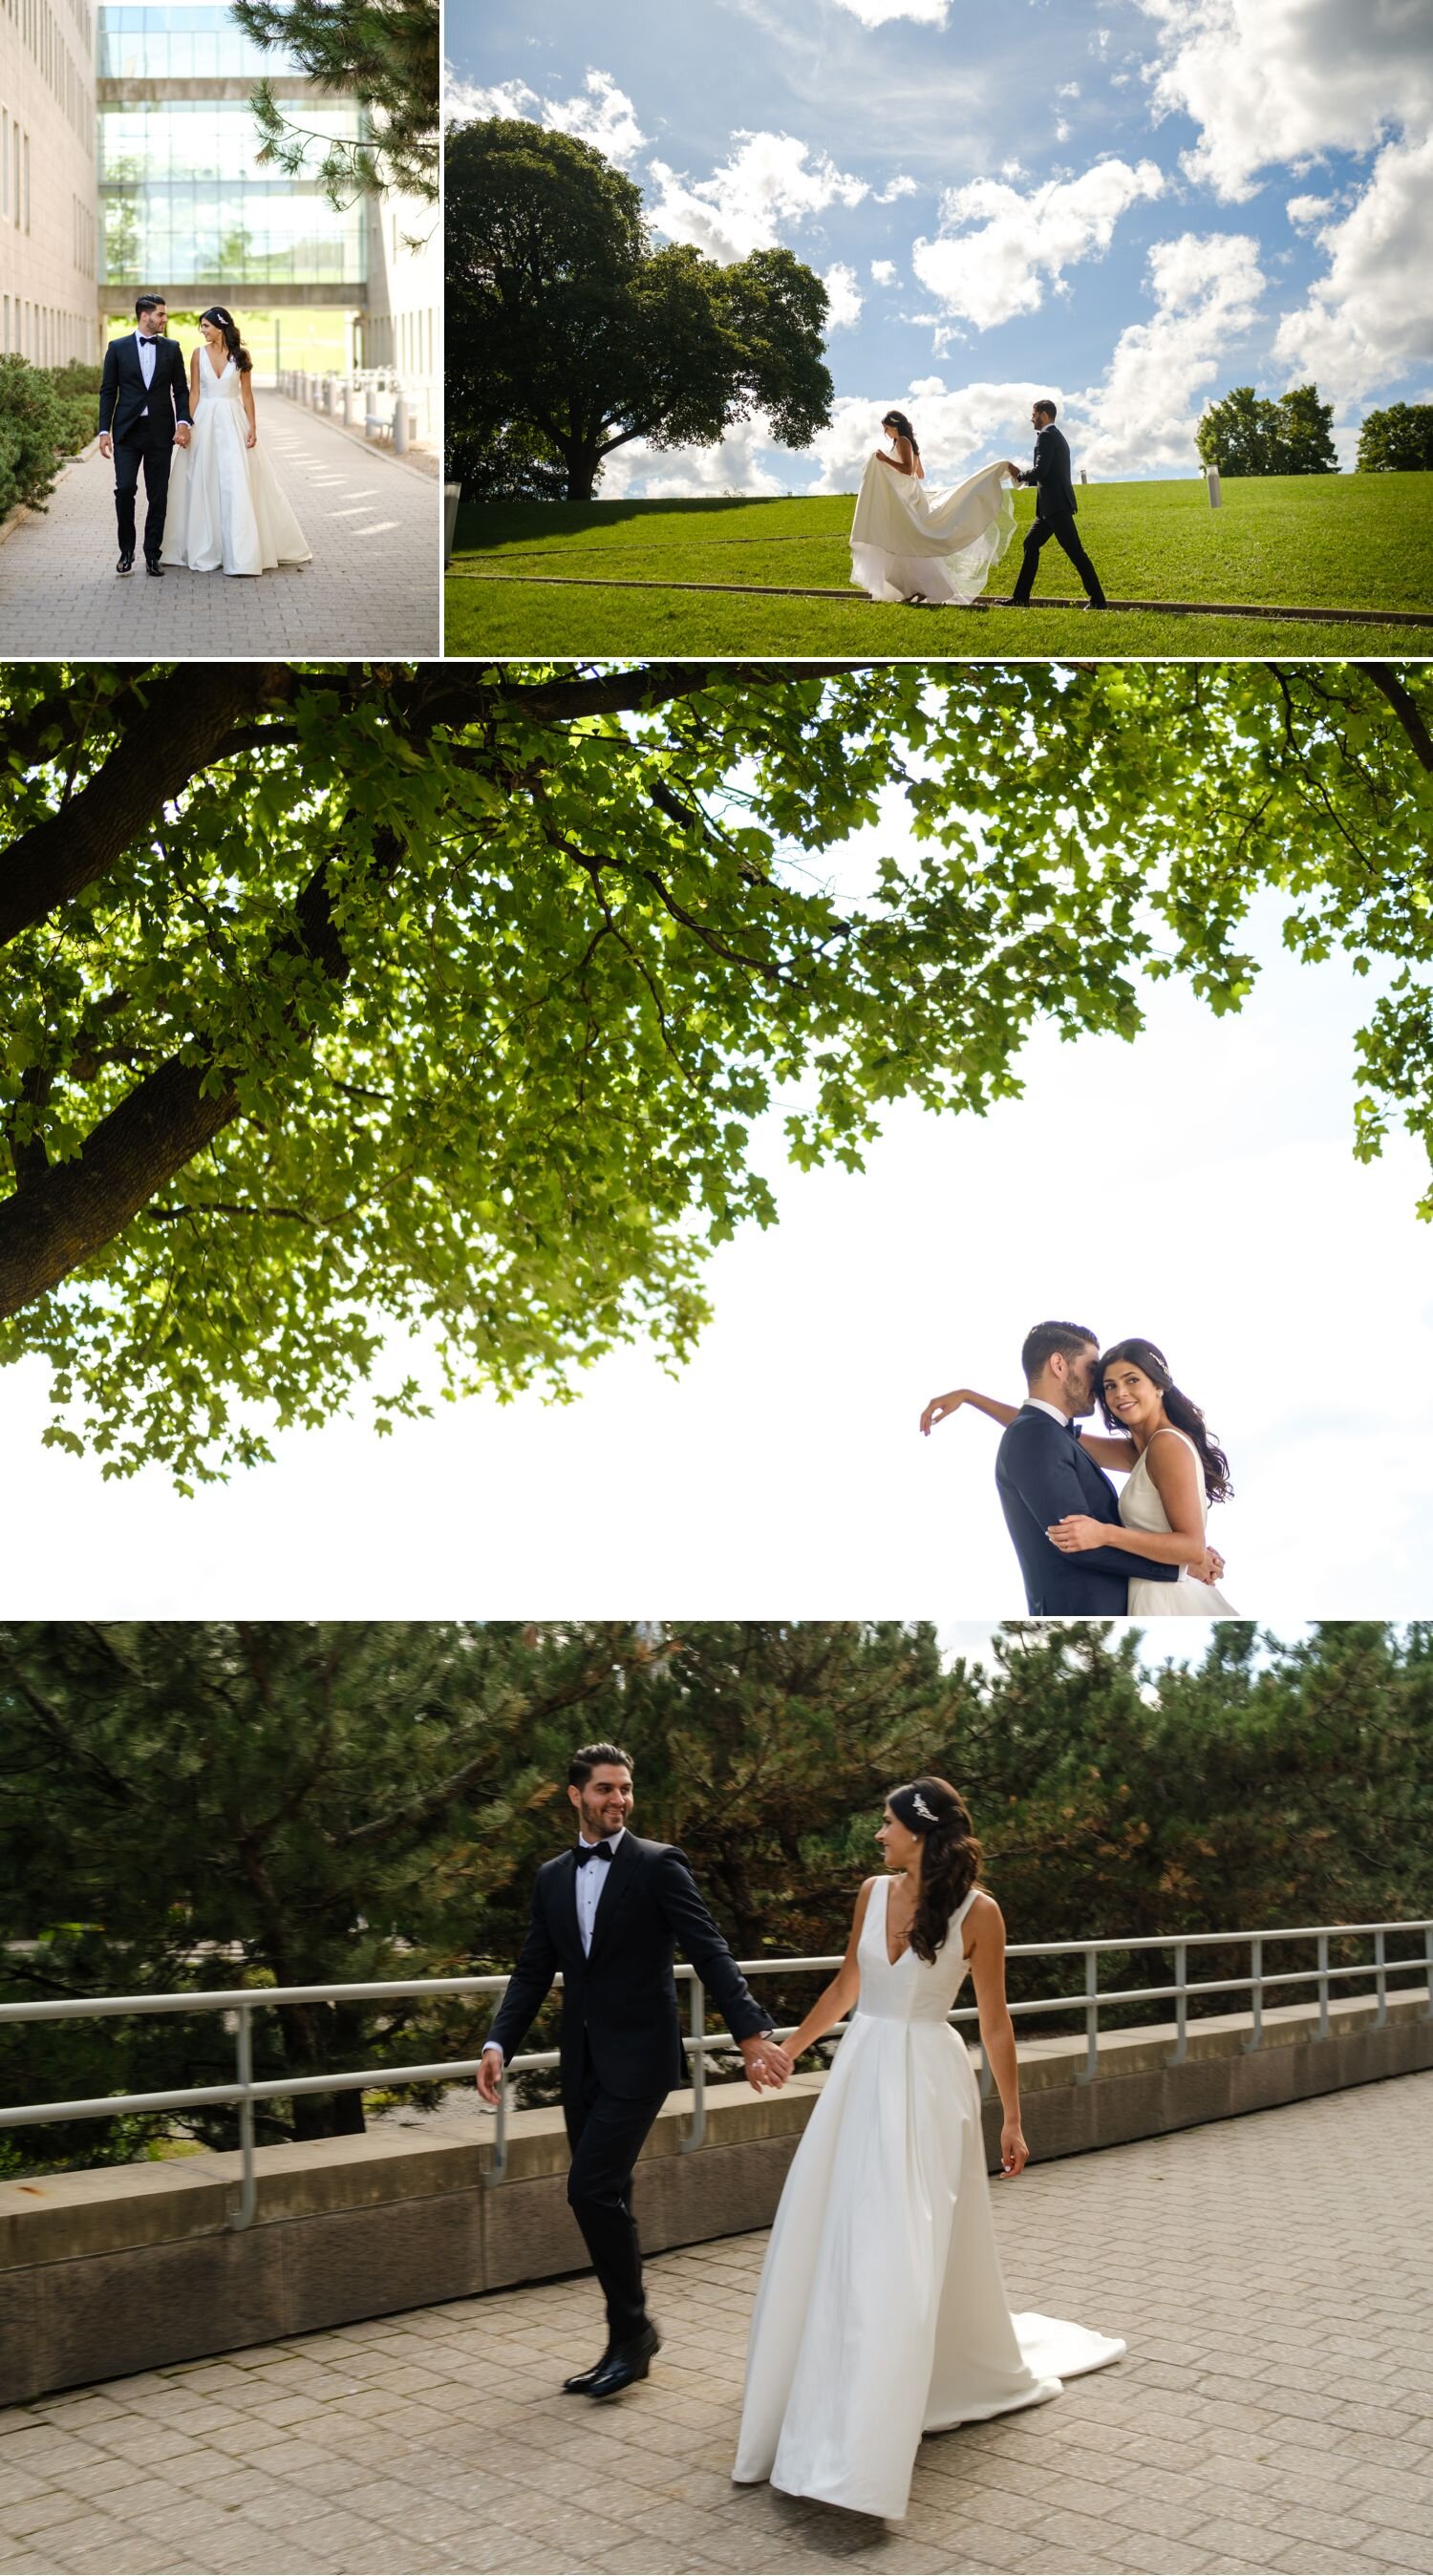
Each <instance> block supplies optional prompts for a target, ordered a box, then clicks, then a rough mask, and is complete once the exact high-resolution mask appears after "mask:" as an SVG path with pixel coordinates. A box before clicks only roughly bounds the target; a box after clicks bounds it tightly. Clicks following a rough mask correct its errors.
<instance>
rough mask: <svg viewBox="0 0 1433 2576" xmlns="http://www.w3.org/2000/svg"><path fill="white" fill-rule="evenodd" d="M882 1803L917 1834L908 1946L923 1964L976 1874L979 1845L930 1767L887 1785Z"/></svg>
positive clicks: (962, 1808) (956, 1794) (959, 1801)
mask: <svg viewBox="0 0 1433 2576" xmlns="http://www.w3.org/2000/svg"><path fill="white" fill-rule="evenodd" d="M886 1805H887V1806H888V1807H889V1808H890V1811H891V1814H892V1815H893V1816H894V1817H895V1818H896V1820H897V1822H898V1823H899V1824H902V1825H904V1826H905V1828H906V1831H907V1833H911V1834H919V1835H920V1838H921V1842H922V1845H923V1849H922V1853H921V1884H920V1895H919V1897H918V1899H917V1901H916V1912H915V1921H914V1922H913V1923H912V1925H911V1948H912V1949H913V1950H914V1952H915V1954H916V1957H917V1958H918V1959H924V1961H925V1963H926V1966H927V1967H928V1968H929V1967H931V1966H933V1965H934V1962H935V1954H936V1952H937V1950H938V1949H939V1948H940V1946H941V1944H942V1942H943V1941H944V1939H945V1937H946V1934H947V1933H948V1932H949V1930H950V1918H951V1916H952V1915H953V1914H954V1912H955V1909H956V1907H957V1906H958V1905H959V1904H960V1903H961V1901H962V1899H963V1898H965V1897H967V1896H968V1895H969V1894H970V1891H971V1889H972V1887H973V1886H974V1885H975V1882H976V1880H977V1879H978V1878H979V1876H980V1862H981V1850H980V1845H979V1843H978V1842H977V1841H976V1839H975V1827H974V1826H973V1825H972V1823H971V1821H970V1809H969V1808H968V1807H967V1805H966V1803H965V1800H964V1799H963V1798H962V1796H961V1794H960V1791H959V1790H958V1789H952V1787H951V1785H950V1782H949V1781H948V1780H938V1779H936V1777H935V1776H934V1774H933V1773H932V1772H929V1771H923V1772H922V1774H921V1776H920V1778H919V1779H918V1780H907V1781H906V1782H905V1783H904V1784H903V1785H902V1787H900V1788H899V1789H891V1790H888V1791H887V1793H886Z"/></svg>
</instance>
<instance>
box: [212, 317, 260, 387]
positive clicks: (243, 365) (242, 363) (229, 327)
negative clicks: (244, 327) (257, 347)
mask: <svg viewBox="0 0 1433 2576" xmlns="http://www.w3.org/2000/svg"><path fill="white" fill-rule="evenodd" d="M199 319H200V321H201V322H212V323H213V325H214V328H215V330H216V331H222V332H223V334H224V346H225V348H226V349H227V350H228V352H229V355H230V357H231V358H232V359H233V361H234V364H235V366H236V367H237V368H238V370H239V373H240V375H241V376H247V375H250V374H251V373H252V372H253V365H254V361H253V359H252V358H251V357H250V355H249V352H248V350H247V349H246V348H245V347H244V344H243V342H242V340H241V339H240V337H239V325H238V323H237V322H236V321H235V319H234V316H233V314H232V313H226V312H225V310H224V307H223V305H222V304H211V305H210V306H209V307H208V309H207V311H206V312H203V313H201V314H200V316H199Z"/></svg>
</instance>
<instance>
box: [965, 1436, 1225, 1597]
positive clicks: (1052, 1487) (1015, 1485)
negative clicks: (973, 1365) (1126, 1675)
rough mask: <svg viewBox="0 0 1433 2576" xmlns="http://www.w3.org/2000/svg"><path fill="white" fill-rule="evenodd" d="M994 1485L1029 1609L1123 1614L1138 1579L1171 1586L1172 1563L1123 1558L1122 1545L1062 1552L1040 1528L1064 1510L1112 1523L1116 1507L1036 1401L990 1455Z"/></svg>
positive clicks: (1109, 1489) (1082, 1454)
mask: <svg viewBox="0 0 1433 2576" xmlns="http://www.w3.org/2000/svg"><path fill="white" fill-rule="evenodd" d="M995 1483H996V1487H997V1490H998V1492H999V1495H1000V1502H1001V1507H1002V1509H1003V1511H1004V1513H1005V1523H1006V1527H1007V1528H1008V1530H1009V1532H1010V1535H1011V1537H1012V1539H1013V1540H1014V1542H1015V1553H1016V1555H1017V1556H1018V1557H1019V1559H1020V1571H1021V1573H1022V1574H1023V1576H1024V1578H1025V1597H1026V1600H1027V1601H1028V1602H1029V1605H1030V1608H1031V1610H1032V1612H1034V1613H1035V1614H1036V1615H1037V1616H1041V1617H1044V1618H1052V1619H1062V1618H1063V1619H1071V1618H1075V1619H1079V1618H1086V1619H1121V1618H1123V1616H1124V1613H1125V1609H1126V1605H1127V1600H1128V1589H1129V1585H1130V1584H1131V1582H1133V1581H1135V1580H1136V1579H1140V1580H1143V1581H1149V1582H1154V1583H1173V1582H1175V1581H1176V1580H1177V1578H1178V1575H1179V1568H1178V1566H1177V1565H1156V1563H1155V1561H1154V1559H1153V1557H1151V1556H1129V1555H1126V1553H1125V1551H1124V1549H1123V1548H1120V1547H1091V1548H1086V1549H1085V1550H1083V1552H1082V1553H1081V1554H1080V1555H1078V1556H1065V1555H1063V1554H1062V1552H1061V1550H1060V1549H1059V1548H1058V1547H1056V1546H1055V1545H1054V1543H1053V1541H1052V1540H1050V1539H1048V1538H1047V1537H1046V1536H1045V1532H1046V1530H1047V1529H1049V1528H1050V1526H1051V1524H1052V1523H1053V1522H1055V1521H1062V1520H1063V1519H1064V1517H1065V1515H1066V1513H1067V1512H1088V1513H1089V1515H1090V1517H1091V1519H1092V1520H1097V1521H1117V1520H1118V1519H1119V1516H1120V1514H1119V1504H1118V1503H1117V1501H1116V1499H1115V1489H1114V1487H1113V1485H1112V1484H1111V1483H1110V1480H1109V1478H1108V1476H1107V1475H1106V1474H1105V1472H1104V1470H1103V1468H1101V1467H1097V1466H1096V1464H1095V1462H1094V1459H1093V1458H1092V1457H1090V1455H1089V1453H1088V1451H1087V1450H1086V1448H1085V1446H1084V1443H1083V1441H1081V1440H1077V1439H1074V1438H1072V1437H1071V1435H1070V1433H1069V1432H1068V1431H1065V1430H1062V1428H1061V1426H1060V1424H1059V1423H1058V1422H1056V1421H1055V1419H1054V1418H1053V1416H1052V1415H1051V1414H1048V1413H1042V1412H1041V1411H1040V1408H1039V1406H1038V1405H1035V1404H1026V1405H1022V1406H1021V1408H1020V1411H1019V1412H1018V1413H1017V1414H1016V1416H1015V1419H1014V1421H1013V1422H1012V1423H1011V1425H1010V1428H1009V1430H1008V1431H1007V1432H1006V1433H1005V1435H1004V1437H1003V1439H1002V1440H1001V1443H1000V1447H999V1448H998V1450H997V1451H996V1453H995Z"/></svg>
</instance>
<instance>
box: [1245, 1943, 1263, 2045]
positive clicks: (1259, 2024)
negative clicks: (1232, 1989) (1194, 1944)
mask: <svg viewBox="0 0 1433 2576" xmlns="http://www.w3.org/2000/svg"><path fill="white" fill-rule="evenodd" d="M1249 2016H1250V2020H1251V2021H1252V2023H1253V2028H1252V2029H1251V2031H1250V2033H1249V2036H1248V2038H1247V2039H1246V2040H1245V2042H1244V2050H1245V2054H1246V2055H1252V2053H1253V2051H1254V2050H1255V2049H1256V2048H1262V2047H1263V2045H1264V1943H1263V1939H1262V1937H1261V1935H1260V1934H1259V1933H1257V1932H1251V1934H1250V1936H1249Z"/></svg>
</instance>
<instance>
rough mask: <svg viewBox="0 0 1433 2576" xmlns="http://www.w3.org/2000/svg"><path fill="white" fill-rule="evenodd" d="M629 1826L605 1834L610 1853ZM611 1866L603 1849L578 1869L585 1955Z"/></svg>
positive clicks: (590, 1845)
mask: <svg viewBox="0 0 1433 2576" xmlns="http://www.w3.org/2000/svg"><path fill="white" fill-rule="evenodd" d="M626 1830H627V1828H626V1826H625V1825H619V1826H618V1828H617V1831H616V1832H615V1834H604V1835H603V1836H602V1840H603V1842H605V1843H606V1844H607V1845H608V1846H609V1852H610V1855H615V1853H616V1850H617V1845H618V1844H619V1843H620V1841H621V1839H622V1836H623V1834H624V1833H625V1832H626ZM577 1839H578V1841H579V1842H580V1843H581V1844H582V1845H583V1847H584V1849H585V1850H587V1851H597V1845H596V1843H594V1842H591V1841H589V1839H588V1837H587V1835H586V1834H579V1835H578V1837H577ZM611 1866H612V1858H611V1857H610V1856H609V1857H607V1858H605V1859H604V1857H603V1855H602V1853H601V1852H597V1858H596V1859H595V1860H589V1861H584V1862H583V1864H582V1867H581V1869H580V1870H578V1872H577V1931H578V1937H579V1939H580V1940H581V1943H582V1955H583V1957H584V1959H585V1958H586V1956H587V1954H588V1952H589V1950H590V1949H591V1947H592V1932H593V1926H594V1925H595V1923H596V1921H597V1908H598V1906H599V1905H600V1904H601V1902H602V1890H603V1888H604V1887H605V1886H606V1884H607V1873H608V1871H609V1870H610V1868H611ZM489 2049H492V2051H493V2052H494V2055H495V2056H498V2057H501V2056H502V2053H503V2052H502V2049H501V2047H500V2046H499V2044H498V2042H497V2041H496V2040H495V2039H489V2040H485V2041H484V2043H483V2055H484V2057H486V2055H487V2053H488V2050H489Z"/></svg>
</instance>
